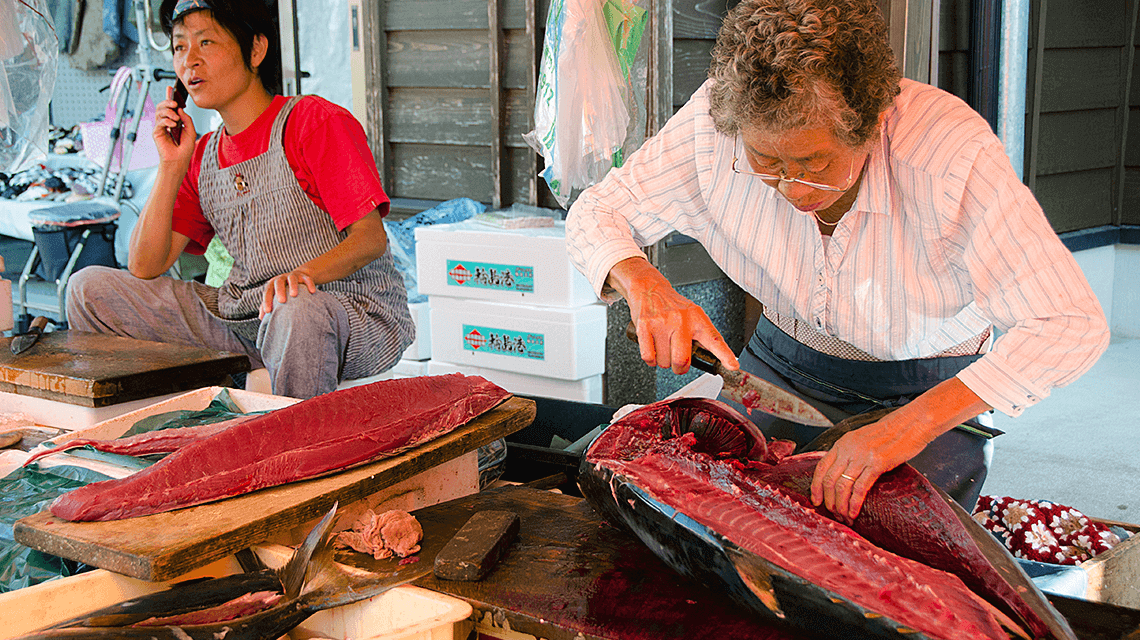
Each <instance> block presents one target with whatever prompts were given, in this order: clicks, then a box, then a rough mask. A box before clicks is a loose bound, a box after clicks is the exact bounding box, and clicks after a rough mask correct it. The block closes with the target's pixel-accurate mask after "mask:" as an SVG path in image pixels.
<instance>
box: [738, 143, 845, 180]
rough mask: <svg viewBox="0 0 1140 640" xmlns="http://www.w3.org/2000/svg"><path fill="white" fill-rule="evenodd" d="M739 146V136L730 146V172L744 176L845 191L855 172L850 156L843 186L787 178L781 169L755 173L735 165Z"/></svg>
mask: <svg viewBox="0 0 1140 640" xmlns="http://www.w3.org/2000/svg"><path fill="white" fill-rule="evenodd" d="M739 148H740V138H739V137H737V140H736V142H735V143H734V144H733V147H732V172H733V173H738V174H741V175H745V176H754V177H756V178H760V179H761V180H769V181H774V182H795V183H798V184H802V185H804V186H805V187H811V188H812V189H819V190H820V191H847V190H848V189H850V188H851V178H852V177H853V176H854V174H855V156H851V168H850V169H848V170H847V181H846V182H845V184H846V185H847V186H845V187H833V186H831V185H829V184H823V183H822V182H812V181H810V180H803V179H800V178H789V177H787V176H786V175H784V172H783V171H781V172H780V173H779V174H775V173H757V172H755V171H747V170H742V169H739V168H737V166H736V163H737V160H738V159H739V154H738V153H737V150H738V149H739Z"/></svg>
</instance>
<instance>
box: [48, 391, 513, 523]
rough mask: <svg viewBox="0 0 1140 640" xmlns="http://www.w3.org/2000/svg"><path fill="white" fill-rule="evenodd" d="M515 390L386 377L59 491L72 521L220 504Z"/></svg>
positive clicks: (410, 443)
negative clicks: (122, 474) (118, 474)
mask: <svg viewBox="0 0 1140 640" xmlns="http://www.w3.org/2000/svg"><path fill="white" fill-rule="evenodd" d="M509 395H510V394H509V393H508V392H506V391H505V390H503V389H501V388H500V387H498V386H496V385H494V384H492V383H490V382H488V381H487V380H485V379H483V378H481V377H479V376H464V375H461V374H449V375H444V376H424V377H418V378H403V379H396V380H383V381H380V382H376V383H373V384H370V385H363V386H359V387H351V388H348V389H342V390H339V391H334V392H332V393H328V394H324V395H321V396H317V397H315V398H311V399H309V400H304V401H302V402H298V403H297V404H294V405H291V406H289V407H285V408H283V409H278V410H277V411H274V412H272V413H268V414H264V415H260V416H255V417H253V418H250V419H249V420H246V421H244V422H241V423H240V424H237V425H234V426H232V427H231V428H229V429H226V430H224V431H222V432H221V433H218V434H215V435H214V436H212V437H210V438H207V439H205V440H201V441H198V442H195V443H193V444H190V445H188V446H185V447H183V448H181V449H179V450H178V451H176V452H174V453H172V454H171V455H169V456H167V457H166V458H164V459H162V460H160V461H159V462H157V463H155V464H154V465H152V466H150V467H147V468H146V469H144V470H142V471H139V472H138V473H135V474H133V475H131V476H128V477H126V478H122V479H118V480H106V481H104V482H97V483H94V484H90V485H87V486H85V487H80V488H79V489H76V490H75V491H72V492H69V493H65V494H63V495H62V496H60V497H58V498H56V500H55V501H54V502H53V503H52V505H51V512H52V513H53V514H54V515H56V516H57V517H60V518H63V519H65V520H78V521H90V520H119V519H122V518H130V517H135V516H143V515H150V514H153V513H161V512H163V511H170V510H173V509H178V508H182V507H188V506H192V505H196V504H203V503H206V502H212V501H214V500H219V499H221V498H228V497H232V496H237V495H241V494H245V493H249V492H251V491H257V490H258V489H264V488H266V487H272V486H277V485H280V484H285V483H287V482H294V481H297V480H305V479H308V478H313V477H316V476H319V475H324V474H328V473H333V472H336V471H341V470H344V469H347V468H350V467H354V466H357V465H360V464H364V463H366V462H370V461H372V460H376V459H378V458H382V457H390V456H394V455H397V454H399V453H401V452H403V451H405V450H407V449H409V448H411V447H414V446H416V445H418V444H421V443H423V442H427V441H428V440H432V439H433V438H436V437H438V436H440V435H442V434H444V433H447V432H449V431H452V430H453V429H455V428H456V427H459V426H460V425H463V424H466V423H467V422H468V421H469V420H471V419H472V418H474V417H475V416H478V415H480V414H482V413H484V412H485V411H488V410H489V409H491V408H493V407H494V406H495V405H497V404H499V403H500V402H501V401H502V400H503V399H504V398H506V397H507V396H509Z"/></svg>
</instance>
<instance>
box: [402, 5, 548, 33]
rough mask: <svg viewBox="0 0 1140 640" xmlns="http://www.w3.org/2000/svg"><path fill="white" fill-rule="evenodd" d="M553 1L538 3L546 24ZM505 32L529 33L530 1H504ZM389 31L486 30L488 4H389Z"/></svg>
mask: <svg viewBox="0 0 1140 640" xmlns="http://www.w3.org/2000/svg"><path fill="white" fill-rule="evenodd" d="M549 9H550V0H537V11H538V15H539V16H540V17H541V19H542V20H543V22H544V23H545V21H546V12H547V11H548V10H549ZM501 15H502V25H503V28H504V29H525V28H526V25H527V10H526V0H503V8H502V13H501ZM385 28H386V29H388V30H389V31H405V30H406V31H419V30H439V29H447V30H454V29H486V28H487V0H398V1H397V0H389V2H388V22H387V24H386V25H385Z"/></svg>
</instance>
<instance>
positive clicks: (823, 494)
mask: <svg viewBox="0 0 1140 640" xmlns="http://www.w3.org/2000/svg"><path fill="white" fill-rule="evenodd" d="M991 408H992V407H990V405H988V404H986V403H985V401H983V400H982V399H981V398H979V397H978V396H977V394H975V393H974V392H973V391H971V390H970V389H969V387H967V386H966V385H965V384H963V383H962V381H961V380H959V379H958V378H956V377H954V378H950V379H949V380H946V381H944V382H940V383H939V384H938V385H937V386H935V387H934V388H933V389H930V390H929V391H927V392H926V393H923V394H922V395H920V396H918V397H917V398H915V399H914V400H913V401H912V402H910V403H908V404H905V405H903V406H901V407H899V408H898V409H895V410H894V411H892V412H890V413H888V414H887V415H885V416H883V417H882V418H880V419H879V420H878V421H877V422H873V423H871V424H868V425H866V426H864V427H860V428H858V429H855V430H854V431H850V432H848V433H846V434H844V436H843V437H841V438H840V439H839V440H837V441H836V442H835V444H834V445H833V446H832V447H831V450H830V451H828V452H827V453H826V454H825V455H824V456H823V457H822V458H820V460H819V464H817V465H816V467H815V475H814V476H813V477H812V480H811V501H812V504H814V505H816V506H820V505H823V506H824V507H825V508H826V509H827V510H828V511H830V512H831V513H833V514H835V515H836V516H837V517H839V518H840V519H846V520H847V521H848V522H850V521H852V520H854V519H855V517H856V516H858V515H859V511H860V510H862V508H863V501H864V500H865V499H866V498H867V493H868V492H869V491H870V490H871V487H872V486H874V484H875V481H877V480H878V479H879V476H881V475H883V474H884V473H886V472H888V471H890V470H891V469H894V468H895V467H897V466H899V465H900V464H902V463H904V462H906V461H908V460H910V459H911V458H913V457H915V456H916V455H918V454H919V453H920V452H921V451H922V450H923V449H925V448H926V445H928V444H930V443H931V442H933V441H934V439H935V438H937V437H938V436H940V435H942V434H943V433H946V432H947V431H949V430H951V429H953V428H954V427H956V426H958V425H959V424H962V423H963V422H965V421H966V420H969V419H970V418H973V417H974V416H977V415H978V414H981V413H983V412H985V411H989V410H990V409H991Z"/></svg>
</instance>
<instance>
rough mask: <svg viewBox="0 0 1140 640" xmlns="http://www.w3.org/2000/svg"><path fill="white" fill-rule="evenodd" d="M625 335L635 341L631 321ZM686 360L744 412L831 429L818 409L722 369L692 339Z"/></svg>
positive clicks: (773, 387) (759, 380)
mask: <svg viewBox="0 0 1140 640" xmlns="http://www.w3.org/2000/svg"><path fill="white" fill-rule="evenodd" d="M625 335H626V337H628V338H629V339H630V340H633V341H634V342H637V329H636V327H634V325H633V323H632V322H630V323H629V324H628V325H626V327H625ZM690 361H691V362H692V365H693V366H694V367H696V368H697V369H700V370H701V371H707V372H708V373H712V374H715V375H718V376H720V377H721V379H723V380H724V388H723V389H721V394H723V395H724V396H725V397H726V398H728V399H730V400H733V401H735V402H738V403H740V404H742V405H744V407H745V408H746V409H749V410H752V409H756V410H757V411H762V412H764V413H767V414H769V415H773V416H776V417H777V418H781V419H783V420H788V421H790V422H795V423H797V424H806V425H808V426H812V427H833V426H835V425H834V423H832V422H831V420H829V419H828V418H827V416H825V415H823V414H822V413H820V411H819V409H816V408H815V407H813V406H812V405H810V404H808V402H807V401H806V400H804V399H803V398H800V397H799V396H797V395H795V394H793V393H791V392H788V391H785V390H784V389H781V388H780V387H777V386H776V385H774V384H772V383H771V382H768V381H767V380H765V379H763V378H758V377H756V376H754V375H752V374H750V373H748V372H747V371H741V370H739V369H737V370H732V369H728V368H726V367H725V366H724V363H722V362H721V361H720V358H717V357H716V356H714V355H713V354H712V352H711V351H709V350H708V349H706V348H704V347H702V346H701V345H700V344H699V343H697V341H696V340H694V341H693V352H692V356H691V358H690Z"/></svg>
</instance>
